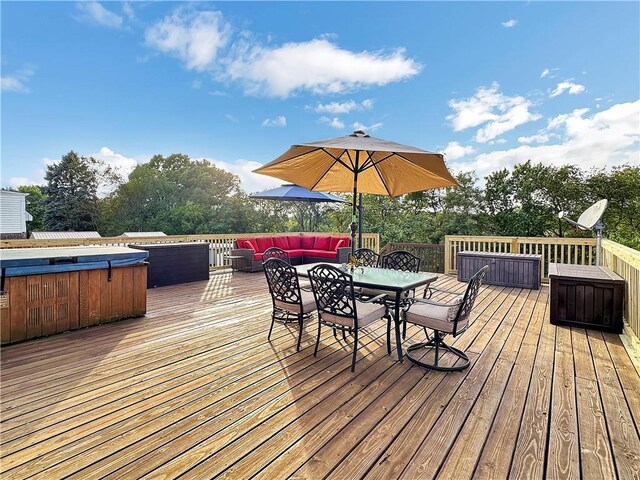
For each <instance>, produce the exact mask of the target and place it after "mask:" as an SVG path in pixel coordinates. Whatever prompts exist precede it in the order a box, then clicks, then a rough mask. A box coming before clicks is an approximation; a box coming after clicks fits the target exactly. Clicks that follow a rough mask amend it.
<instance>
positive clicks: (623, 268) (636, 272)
mask: <svg viewBox="0 0 640 480" xmlns="http://www.w3.org/2000/svg"><path fill="white" fill-rule="evenodd" d="M602 264H603V265H604V266H605V267H608V268H610V269H611V270H613V271H614V272H616V273H617V274H618V275H620V276H621V277H622V278H624V279H625V280H626V288H627V290H626V295H625V320H626V321H627V323H628V324H629V328H630V329H631V331H632V332H633V333H634V335H635V338H633V336H631V335H629V338H630V339H631V341H632V342H634V343H635V344H636V345H635V348H636V351H637V352H640V342H639V341H638V337H640V308H639V305H638V297H640V252H639V251H637V250H634V249H633V248H629V247H625V246H624V245H620V244H619V243H616V242H612V241H611V240H606V239H605V240H603V241H602Z"/></svg>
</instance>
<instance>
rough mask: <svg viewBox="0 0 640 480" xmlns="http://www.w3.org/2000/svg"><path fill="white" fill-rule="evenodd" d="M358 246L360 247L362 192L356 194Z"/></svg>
mask: <svg viewBox="0 0 640 480" xmlns="http://www.w3.org/2000/svg"><path fill="white" fill-rule="evenodd" d="M358 248H362V194H361V193H359V194H358Z"/></svg>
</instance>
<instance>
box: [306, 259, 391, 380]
mask: <svg viewBox="0 0 640 480" xmlns="http://www.w3.org/2000/svg"><path fill="white" fill-rule="evenodd" d="M309 279H310V280H311V288H312V289H313V295H314V297H315V300H316V306H317V309H318V337H317V338H316V348H315V350H314V352H313V355H314V356H315V355H317V353H318V345H319V344H320V332H321V328H322V325H326V326H328V327H331V328H333V329H334V332H335V330H336V329H338V330H342V332H343V334H344V332H345V331H346V332H349V333H350V334H352V335H353V357H352V359H351V371H352V372H353V371H355V368H356V355H357V352H358V333H359V332H360V329H362V328H364V327H366V326H368V325H370V324H371V323H373V322H375V321H376V320H379V319H382V318H386V317H388V316H389V314H388V311H387V308H386V306H385V305H384V304H380V303H376V302H377V300H380V298H381V297H382V295H380V296H379V297H380V298H379V297H373V298H371V299H369V300H367V301H360V300H358V299H357V298H356V294H355V291H354V288H353V278H352V277H351V275H348V274H347V273H345V272H343V271H342V270H340V269H338V268H336V267H334V266H331V265H327V264H322V265H317V266H315V267H313V268H312V269H311V270H309ZM388 321H390V319H388ZM389 345H391V338H390V334H389V331H387V346H389Z"/></svg>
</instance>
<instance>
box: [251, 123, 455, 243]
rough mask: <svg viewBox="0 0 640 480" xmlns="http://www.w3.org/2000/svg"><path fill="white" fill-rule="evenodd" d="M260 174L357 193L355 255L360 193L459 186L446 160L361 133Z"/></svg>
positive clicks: (304, 149)
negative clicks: (358, 197)
mask: <svg viewBox="0 0 640 480" xmlns="http://www.w3.org/2000/svg"><path fill="white" fill-rule="evenodd" d="M254 172H255V173H261V174H263V175H269V176H271V177H275V178H279V179H282V180H286V181H289V182H293V183H296V184H298V185H302V186H303V187H305V188H308V189H309V190H319V191H323V192H351V191H352V192H353V210H352V213H353V223H352V224H351V248H352V250H353V249H354V248H355V231H356V224H355V220H356V197H357V194H358V192H360V193H372V194H377V195H389V196H391V197H397V196H399V195H404V194H405V193H410V192H418V191H422V190H430V189H432V188H440V187H453V186H457V185H458V183H457V182H456V180H455V179H454V178H453V176H452V175H451V173H449V171H448V170H447V167H446V166H445V164H444V157H443V155H442V154H440V153H433V152H427V151H425V150H421V149H419V148H415V147H409V146H406V145H400V144H398V143H394V142H389V141H387V140H382V139H379V138H374V137H371V136H369V135H367V134H365V133H364V132H363V131H361V130H357V131H355V132H353V133H352V134H351V135H347V136H344V137H338V138H332V139H329V140H323V141H320V142H312V143H303V144H301V145H293V146H292V147H291V148H290V149H289V150H287V151H286V152H285V153H283V154H282V155H280V156H279V157H278V158H276V159H275V160H273V161H272V162H269V163H267V164H266V165H263V166H262V167H260V168H257V169H256V170H254Z"/></svg>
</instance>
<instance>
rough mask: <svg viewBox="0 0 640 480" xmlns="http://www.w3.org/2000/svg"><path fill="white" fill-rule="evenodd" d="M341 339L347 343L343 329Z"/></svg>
mask: <svg viewBox="0 0 640 480" xmlns="http://www.w3.org/2000/svg"><path fill="white" fill-rule="evenodd" d="M342 339H343V340H344V341H345V342H346V341H347V334H346V333H345V331H344V328H343V329H342Z"/></svg>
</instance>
